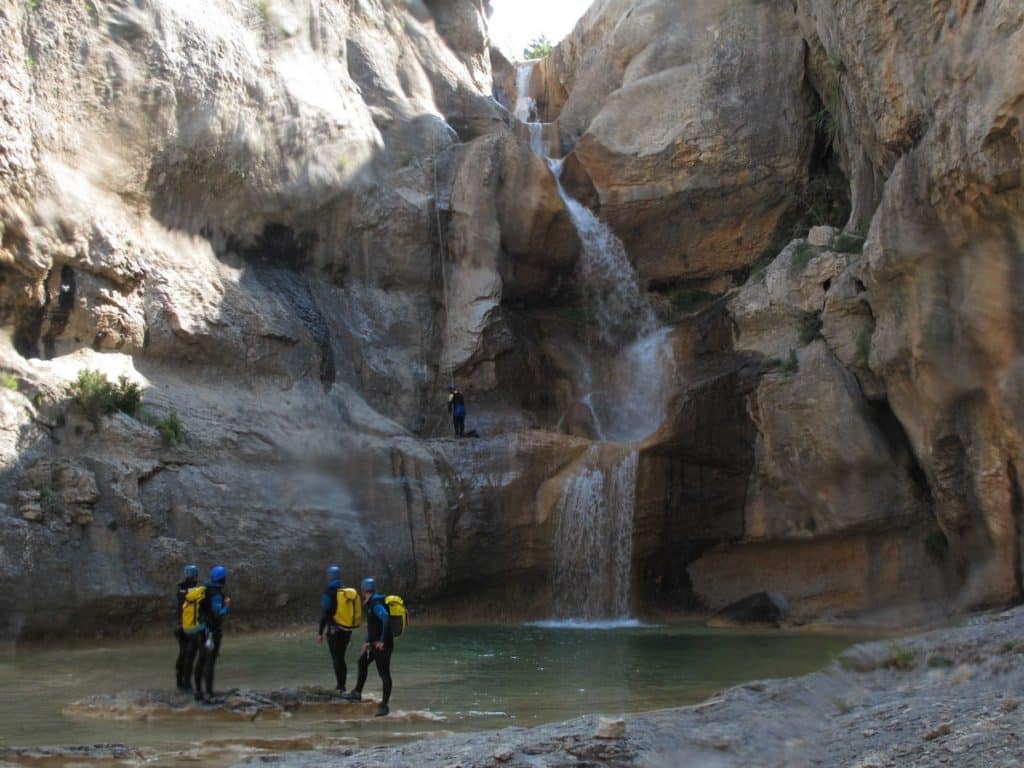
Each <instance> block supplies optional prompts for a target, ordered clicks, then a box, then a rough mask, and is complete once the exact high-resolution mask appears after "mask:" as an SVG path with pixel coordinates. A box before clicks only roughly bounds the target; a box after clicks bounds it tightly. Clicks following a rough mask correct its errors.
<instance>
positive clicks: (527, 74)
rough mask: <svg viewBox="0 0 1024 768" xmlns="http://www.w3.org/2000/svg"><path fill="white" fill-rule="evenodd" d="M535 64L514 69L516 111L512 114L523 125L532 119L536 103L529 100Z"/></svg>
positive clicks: (529, 63)
mask: <svg viewBox="0 0 1024 768" xmlns="http://www.w3.org/2000/svg"><path fill="white" fill-rule="evenodd" d="M534 66H536V64H535V62H532V61H531V62H527V63H525V64H520V65H519V66H518V67H516V109H515V112H514V113H513V114H515V116H516V117H517V118H518V119H519V120H520V121H521V122H524V123H528V122H530V121H531V120H532V119H533V116H534V112H535V110H536V109H537V102H536V101H534V100H533V99H531V98H530V78H532V77H533V68H534Z"/></svg>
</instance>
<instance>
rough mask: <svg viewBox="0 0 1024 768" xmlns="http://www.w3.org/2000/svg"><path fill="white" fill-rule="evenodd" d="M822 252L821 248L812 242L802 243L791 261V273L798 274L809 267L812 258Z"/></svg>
mask: <svg viewBox="0 0 1024 768" xmlns="http://www.w3.org/2000/svg"><path fill="white" fill-rule="evenodd" d="M819 253H821V249H820V248H818V247H816V246H813V245H811V244H810V243H800V245H798V246H797V247H796V250H795V251H794V252H793V258H792V260H791V261H790V262H789V272H790V274H794V275H798V274H800V273H801V272H803V271H804V270H805V269H807V265H808V264H810V263H811V259H813V258H814V257H815V256H817V255H818V254H819Z"/></svg>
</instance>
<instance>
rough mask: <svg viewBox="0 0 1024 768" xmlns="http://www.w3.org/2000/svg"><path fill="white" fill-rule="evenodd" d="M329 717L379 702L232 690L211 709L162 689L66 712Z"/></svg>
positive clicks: (297, 691)
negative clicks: (311, 714)
mask: <svg viewBox="0 0 1024 768" xmlns="http://www.w3.org/2000/svg"><path fill="white" fill-rule="evenodd" d="M300 710H301V711H302V712H303V713H313V714H325V715H327V714H329V715H332V716H334V715H336V716H339V717H343V718H345V719H353V718H367V717H373V716H374V714H375V713H376V711H377V701H376V700H375V699H370V698H364V699H363V700H362V701H361V702H351V701H345V700H344V699H341V698H340V697H339V696H338V694H337V693H336V692H335V691H333V690H331V689H327V688H319V687H305V688H282V689H279V690H272V691H254V690H247V689H232V690H230V691H226V692H224V693H221V694H218V695H217V696H215V697H214V699H213V701H212V702H210V703H204V702H198V701H196V700H195V699H194V698H193V697H192V695H191V694H186V693H180V692H178V691H168V690H160V689H149V690H130V691H122V692H120V693H110V694H97V695H96V696H89V697H88V698H85V699H80V700H79V701H76V702H73V703H71V704H69V705H68V706H67V707H65V708H64V714H66V715H68V716H70V717H96V718H106V719H110V720H150V719H155V718H220V719H225V720H257V719H273V718H282V717H289V716H290V715H292V714H293V713H295V712H298V711H300Z"/></svg>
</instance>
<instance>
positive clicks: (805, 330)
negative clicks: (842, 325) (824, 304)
mask: <svg viewBox="0 0 1024 768" xmlns="http://www.w3.org/2000/svg"><path fill="white" fill-rule="evenodd" d="M822 325H823V323H822V321H821V313H820V312H804V313H802V314H801V315H800V343H801V344H804V345H807V344H810V343H811V342H812V341H814V340H815V339H820V338H821V327H822Z"/></svg>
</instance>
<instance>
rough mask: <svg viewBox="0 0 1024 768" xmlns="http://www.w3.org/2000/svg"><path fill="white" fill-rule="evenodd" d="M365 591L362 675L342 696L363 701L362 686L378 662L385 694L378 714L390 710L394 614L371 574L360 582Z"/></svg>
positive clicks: (383, 713)
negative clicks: (385, 602) (373, 664)
mask: <svg viewBox="0 0 1024 768" xmlns="http://www.w3.org/2000/svg"><path fill="white" fill-rule="evenodd" d="M359 591H360V592H362V593H363V610H364V612H365V613H366V642H365V643H363V649H362V651H361V652H360V654H359V679H358V680H357V681H356V687H355V689H353V691H352V692H351V693H346V694H345V695H344V696H342V698H343V699H345V700H347V701H362V700H363V686H364V685H365V684H366V676H367V674H369V671H370V662H371V661H372V662H374V663H376V665H377V674H378V675H380V681H381V687H382V690H383V695H382V698H381V702H380V706H379V707H377V717H383V716H384V715H387V714H389V713H390V711H391V710H390V709H389V708H388V702H389V701H390V700H391V653H392V652H393V651H394V650H395V638H394V636H393V635H392V634H391V616H390V614H389V612H388V609H387V606H386V605H384V595H378V594H377V582H376V581H375V580H374V579H372V578H365V579H363V581H362V583H361V584H360V585H359Z"/></svg>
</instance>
